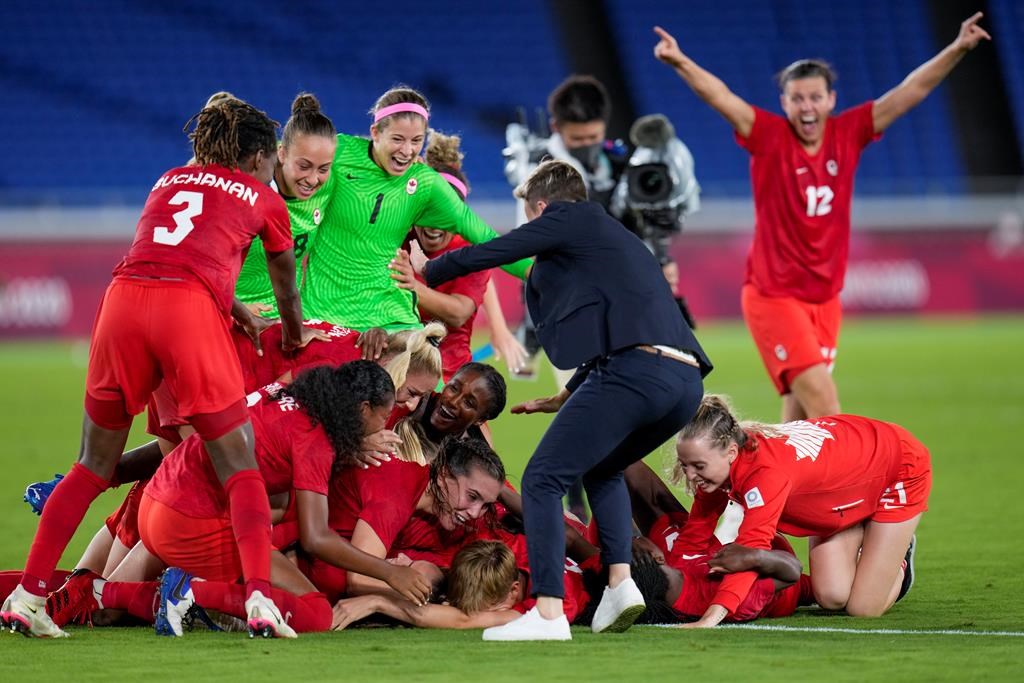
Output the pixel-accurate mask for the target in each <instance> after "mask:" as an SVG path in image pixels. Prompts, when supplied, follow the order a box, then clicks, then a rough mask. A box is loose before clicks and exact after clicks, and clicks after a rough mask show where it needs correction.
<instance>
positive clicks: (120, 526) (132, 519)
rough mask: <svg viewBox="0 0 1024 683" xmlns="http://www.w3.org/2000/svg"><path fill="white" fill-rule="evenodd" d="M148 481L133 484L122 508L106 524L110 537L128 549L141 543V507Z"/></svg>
mask: <svg viewBox="0 0 1024 683" xmlns="http://www.w3.org/2000/svg"><path fill="white" fill-rule="evenodd" d="M148 481H149V480H148V479H146V480H143V481H137V482H135V483H134V484H132V488H131V490H130V491H128V495H127V496H125V498H124V501H123V502H122V503H121V505H120V507H118V508H117V509H116V510H114V513H113V514H112V515H110V516H109V517H107V521H106V522H105V524H106V526H107V530H108V531H109V532H110V535H111V536H113V537H114V538H116V539H117V540H118V541H120V542H121V543H122V544H123V545H124V547H126V548H133V547H135V544H136V543H138V542H139V505H140V504H141V503H142V495H143V492H144V491H145V488H146V483H147V482H148Z"/></svg>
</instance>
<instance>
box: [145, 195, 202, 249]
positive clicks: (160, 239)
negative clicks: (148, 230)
mask: <svg viewBox="0 0 1024 683" xmlns="http://www.w3.org/2000/svg"><path fill="white" fill-rule="evenodd" d="M167 203H168V204H170V205H171V206H179V205H181V204H184V205H185V208H184V209H182V210H181V211H178V212H177V213H175V214H173V215H172V216H171V218H173V219H174V229H173V230H172V229H171V228H163V227H160V228H153V241H154V242H156V243H157V244H166V245H167V246H169V247H176V246H178V245H179V244H181V241H182V240H184V239H185V238H186V237H188V234H189V233H190V232H192V230H193V229H194V228H195V227H196V226H195V224H193V223H192V219H193V218H195V217H196V216H198V215H199V214H201V213H202V212H203V194H202V193H201V192H188V191H186V190H182V191H181V192H178V193H177V194H175V195H174V196H173V197H171V199H170V201H168V202H167Z"/></svg>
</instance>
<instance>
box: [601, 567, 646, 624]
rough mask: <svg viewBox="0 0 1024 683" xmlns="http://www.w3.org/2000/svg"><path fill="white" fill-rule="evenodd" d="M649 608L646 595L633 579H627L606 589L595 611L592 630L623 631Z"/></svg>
mask: <svg viewBox="0 0 1024 683" xmlns="http://www.w3.org/2000/svg"><path fill="white" fill-rule="evenodd" d="M645 609H647V603H646V602H644V596H643V594H642V593H640V589H639V588H637V587H636V582H635V581H634V580H633V579H626V580H625V581H623V582H622V583H620V584H619V585H618V586H616V587H615V588H608V587H606V588H605V589H604V595H602V596H601V602H600V604H598V606H597V611H596V612H594V620H593V621H592V622H591V624H590V630H592V631H593V632H594V633H604V632H606V631H607V632H608V633H622V632H623V631H625V630H626V629H628V628H629V627H630V626H632V625H633V622H634V621H636V620H637V618H638V617H639V616H640V615H641V614H643V612H644V610H645Z"/></svg>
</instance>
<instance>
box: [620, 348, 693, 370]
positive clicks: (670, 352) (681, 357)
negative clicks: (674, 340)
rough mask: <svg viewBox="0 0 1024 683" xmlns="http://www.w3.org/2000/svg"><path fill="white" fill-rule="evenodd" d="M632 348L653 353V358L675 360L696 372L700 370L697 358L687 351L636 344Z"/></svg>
mask: <svg viewBox="0 0 1024 683" xmlns="http://www.w3.org/2000/svg"><path fill="white" fill-rule="evenodd" d="M633 348H634V349H640V350H641V351H646V352H647V353H653V354H654V355H655V356H663V357H665V358H671V359H672V360H677V361H679V362H680V363H686V364H687V365H691V366H693V367H695V368H697V369H698V370H699V369H700V363H699V362H697V357H696V356H694V355H693V354H692V353H689V352H687V351H681V350H680V349H674V348H672V347H671V346H650V345H649V344H637V345H636V346H634V347H633Z"/></svg>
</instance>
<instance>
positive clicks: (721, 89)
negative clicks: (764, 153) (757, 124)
mask: <svg viewBox="0 0 1024 683" xmlns="http://www.w3.org/2000/svg"><path fill="white" fill-rule="evenodd" d="M654 32H655V33H656V34H657V35H658V38H659V40H658V44H657V45H655V46H654V56H655V57H656V58H658V60H659V61H661V62H664V63H665V64H668V65H669V66H670V67H672V68H673V69H675V71H676V73H677V74H679V77H680V78H681V79H683V80H684V81H685V82H686V85H688V86H690V90H692V91H693V92H695V93H696V94H697V97H699V98H701V99H702V100H704V101H705V102H707V104H708V105H709V106H710V107H711V108H712V109H714V110H715V111H717V112H718V113H719V114H721V116H722V118H724V119H725V120H726V121H728V122H729V125H730V126H732V127H733V129H734V130H735V131H736V132H737V133H739V134H740V135H741V136H742V137H748V136H749V135H750V131H751V130H752V129H753V127H754V108H753V107H751V106H750V105H749V104H747V102H746V101H745V100H744V99H742V98H741V97H739V96H738V95H736V94H735V93H734V92H733V91H731V90H729V87H728V86H727V85H726V84H725V83H723V82H722V80H721V79H719V78H718V77H717V76H715V75H714V74H712V73H711V72H710V71H706V70H705V69H702V68H701V67H700V66H698V65H697V63H696V62H694V61H693V60H692V59H690V58H689V57H687V56H686V55H684V54H683V52H682V50H680V49H679V43H677V42H676V39H675V38H674V37H673V36H672V34H671V33H669V32H668V31H666V30H665V29H663V28H661V27H660V26H655V27H654Z"/></svg>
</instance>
